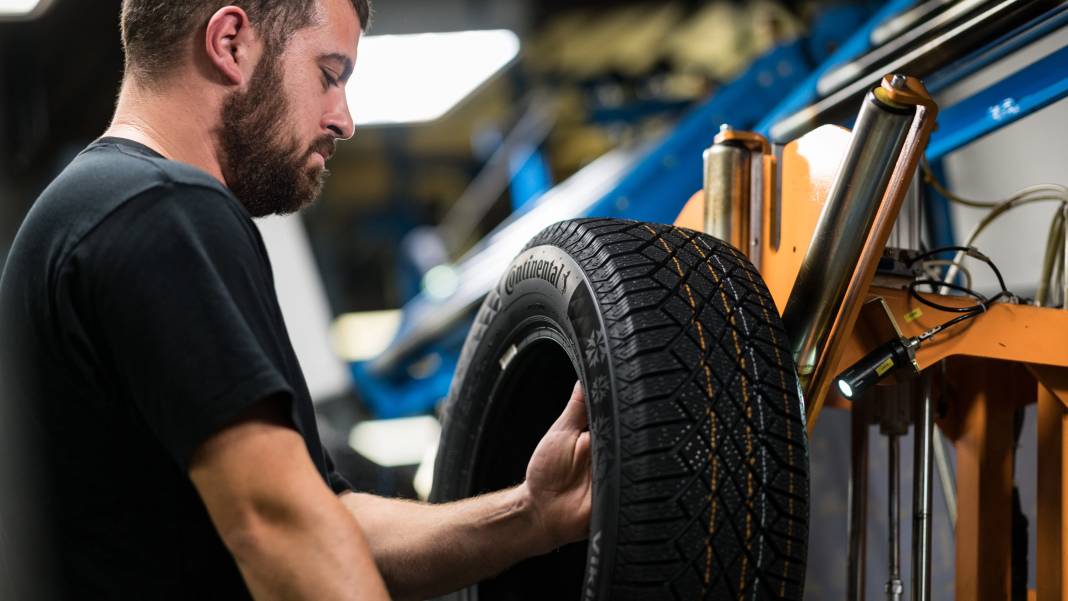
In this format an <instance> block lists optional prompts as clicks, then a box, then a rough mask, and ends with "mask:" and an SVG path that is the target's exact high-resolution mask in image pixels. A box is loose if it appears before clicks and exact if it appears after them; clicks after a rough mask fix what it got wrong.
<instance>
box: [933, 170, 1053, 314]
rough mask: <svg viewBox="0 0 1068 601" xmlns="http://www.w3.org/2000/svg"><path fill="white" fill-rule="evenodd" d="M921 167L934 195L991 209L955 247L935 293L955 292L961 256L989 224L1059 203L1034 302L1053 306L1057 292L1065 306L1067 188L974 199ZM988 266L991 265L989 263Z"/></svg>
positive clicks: (1041, 188)
mask: <svg viewBox="0 0 1068 601" xmlns="http://www.w3.org/2000/svg"><path fill="white" fill-rule="evenodd" d="M922 167H923V173H924V181H925V182H926V183H927V184H929V185H930V186H931V187H932V188H933V189H934V190H935V192H938V193H939V194H941V195H942V196H944V197H946V198H947V199H948V200H950V201H951V202H955V203H957V204H960V205H964V206H968V207H973V208H986V209H990V212H989V213H987V214H986V215H985V216H984V217H983V218H982V219H981V220H980V221H979V223H977V224H976V226H975V228H974V229H972V231H971V233H969V234H968V237H967V239H966V240H965V241H964V244H963V245H962V246H960V247H956V248H957V249H958V251H957V254H956V255H955V256H954V257H953V259H952V260H951V261H950V262H949V266H948V268H947V269H946V273H945V275H944V276H943V278H942V279H943V281H942V282H941V284H942V285H941V287H940V288H939V290H938V292H939V294H946V293H947V292H949V291H950V290H954V289H957V288H954V286H953V285H951V284H952V282H953V281H954V280H955V279H956V277H957V274H958V273H960V272H961V271H962V270H963V269H964V268H963V266H962V265H961V262H962V261H963V260H964V257H965V256H967V255H968V249H972V250H974V244H975V241H976V239H977V238H978V237H979V234H981V233H983V231H984V230H985V229H986V228H987V227H988V226H989V225H990V224H991V223H993V222H994V221H996V220H997V219H998V218H999V217H1001V216H1002V215H1004V214H1005V213H1007V212H1009V211H1011V210H1012V209H1015V208H1017V207H1021V206H1024V205H1028V204H1033V203H1037V202H1058V203H1060V206H1059V207H1058V210H1057V212H1056V213H1055V214H1054V217H1053V220H1052V222H1051V223H1050V230H1049V235H1048V237H1047V240H1046V252H1045V256H1044V258H1043V261H1042V272H1041V276H1040V281H1039V286H1038V292H1037V294H1036V298H1035V302H1036V304H1038V305H1039V306H1050V305H1051V304H1052V302H1051V301H1052V299H1051V291H1052V290H1060V291H1061V303H1062V304H1064V303H1065V301H1066V298H1065V297H1068V289H1065V285H1066V284H1068V282H1065V278H1064V271H1065V263H1064V260H1065V254H1068V247H1066V244H1065V223H1066V219H1065V215H1066V214H1068V187H1065V186H1062V185H1060V184H1038V185H1035V186H1028V187H1026V188H1024V189H1022V190H1020V191H1019V192H1017V193H1015V194H1013V195H1012V196H1010V197H1008V198H1006V199H1004V200H994V201H988V200H974V199H969V198H964V197H961V196H958V195H956V194H954V193H952V192H950V191H949V190H947V189H946V188H945V186H943V185H942V183H941V182H939V181H938V179H937V178H935V176H934V173H932V171H931V168H930V166H929V165H928V164H927V162H926V161H924V162H923V163H922ZM976 252H978V251H976ZM928 256H929V255H928ZM976 258H978V257H976ZM931 264H934V261H931V262H929V263H928V264H926V265H925V267H926V266H927V265H931ZM991 266H993V265H992V264H991ZM967 279H968V285H967V286H968V287H970V286H971V276H970V274H969V275H968V276H967ZM999 280H1000V276H999ZM1001 285H1002V290H1003V291H1004V287H1005V285H1004V282H1003V281H1001Z"/></svg>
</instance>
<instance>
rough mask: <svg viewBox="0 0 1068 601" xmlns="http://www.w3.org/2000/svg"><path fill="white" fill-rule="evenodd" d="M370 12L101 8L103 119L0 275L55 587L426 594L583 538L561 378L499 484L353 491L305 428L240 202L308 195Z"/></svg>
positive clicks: (182, 4)
mask: <svg viewBox="0 0 1068 601" xmlns="http://www.w3.org/2000/svg"><path fill="white" fill-rule="evenodd" d="M369 14H370V8H369V6H368V3H367V0H246V1H242V2H238V3H235V4H233V5H225V3H224V2H218V1H212V0H125V1H124V2H123V12H122V35H123V44H124V48H125V52H126V71H125V75H124V79H123V83H122V88H121V92H120V95H119V99H118V104H117V107H116V111H115V117H114V120H113V122H112V124H111V126H110V127H109V128H108V130H107V131H106V132H105V133H104V136H103V137H101V138H100V139H98V140H96V141H95V142H93V143H92V144H91V145H90V146H89V147H88V148H86V149H85V150H84V151H83V152H82V153H81V154H80V155H78V157H77V158H75V159H74V161H73V162H72V163H71V164H70V165H69V166H68V167H67V168H66V169H65V170H64V171H63V172H62V173H61V174H60V175H59V176H58V177H57V178H56V180H55V181H54V182H53V183H52V184H51V185H50V186H49V187H48V188H47V189H46V190H45V192H44V193H43V194H42V195H41V197H40V198H39V199H38V200H37V202H36V203H35V205H34V207H33V208H32V210H31V212H30V214H29V215H28V217H27V218H26V220H25V222H24V223H23V225H22V227H21V229H20V231H19V234H18V236H17V238H16V241H15V243H14V245H13V247H12V250H11V253H10V255H9V259H8V263H7V266H6V268H5V271H4V274H3V278H2V280H0V331H3V332H4V340H3V345H2V346H3V355H2V357H0V358H2V361H0V366H2V367H3V370H4V371H3V377H2V379H3V381H4V382H5V384H8V385H11V386H12V392H10V393H9V396H8V397H7V399H6V400H7V402H8V403H10V404H11V405H12V406H13V407H14V408H15V409H16V411H17V412H18V413H19V415H20V416H22V417H24V418H25V424H26V429H25V432H24V435H25V436H26V437H27V438H28V439H29V440H30V441H31V443H32V446H30V447H29V448H30V449H33V453H34V458H35V462H34V464H33V465H34V469H35V470H36V472H37V474H38V476H39V479H40V486H39V487H38V490H37V492H36V495H35V496H34V506H35V507H36V509H37V510H38V511H37V515H39V516H42V518H43V520H44V523H45V525H47V526H48V528H47V529H46V531H47V533H48V536H47V537H46V538H47V541H48V542H49V550H50V553H49V554H48V555H47V557H48V558H50V559H51V562H50V563H48V564H46V568H47V569H48V572H47V573H46V574H44V575H42V577H47V578H48V579H49V580H50V581H55V582H58V583H60V585H61V587H60V588H61V590H60V594H61V595H62V596H64V597H75V598H92V599H240V598H249V597H250V596H251V597H253V598H256V599H282V598H285V599H316V600H327V599H384V598H386V597H387V595H388V594H392V595H394V596H395V597H397V598H424V597H428V596H433V595H436V594H440V593H444V592H447V591H449V590H454V589H457V588H459V587H462V586H464V585H467V584H470V583H473V582H475V581H478V580H480V579H482V578H485V577H487V576H489V575H492V574H494V573H496V572H499V571H501V570H503V569H504V568H506V567H507V566H509V565H510V564H512V563H515V562H517V561H519V560H521V559H523V558H525V557H528V556H530V555H533V554H537V553H544V552H547V551H549V550H551V549H553V548H554V547H557V546H560V545H562V544H565V543H568V542H572V541H575V540H580V539H582V538H584V537H585V536H586V531H587V528H588V521H589V513H590V466H589V434H588V432H586V431H585V430H586V416H585V408H584V401H583V398H582V393H581V389H580V388H579V387H577V386H576V390H575V393H574V394H573V395H572V399H571V401H570V402H569V403H568V406H567V408H566V409H565V410H564V412H563V414H562V415H561V416H560V418H559V420H558V421H557V423H556V424H555V425H554V426H553V428H552V430H550V432H549V433H548V434H547V435H546V437H545V438H544V439H543V440H542V443H541V444H540V445H539V447H538V449H537V451H535V454H534V456H533V457H532V459H531V463H530V465H529V467H528V472H527V479H526V481H525V482H524V483H523V484H521V485H519V486H518V487H516V488H512V489H509V490H505V491H500V492H498V493H494V494H489V495H485V496H482V497H478V498H476V499H469V500H466V501H461V502H458V503H454V504H446V505H426V504H419V503H414V502H407V501H398V500H390V499H382V498H377V497H373V496H370V495H367V494H360V493H355V492H352V491H350V489H349V485H348V483H346V482H345V481H344V479H343V478H342V477H341V476H339V475H338V474H337V473H336V472H335V470H334V467H333V465H332V463H331V460H330V457H329V456H328V455H327V453H326V452H325V450H324V449H323V447H322V445H321V443H320V440H319V436H318V433H317V431H316V426H315V418H314V413H313V410H312V404H311V399H310V397H309V394H308V390H307V386H306V384H305V382H304V378H303V376H302V374H301V371H300V368H299V365H298V363H297V359H296V356H295V354H294V352H293V349H292V347H291V345H290V342H289V339H288V337H287V335H286V331H285V326H284V323H283V320H282V315H281V312H280V310H279V307H278V302H277V299H276V296H275V291H274V282H273V281H272V278H271V268H270V263H269V260H268V257H267V253H266V252H265V249H264V247H263V242H262V240H261V239H260V236H259V234H258V231H257V229H256V227H255V225H254V224H253V222H252V220H251V218H252V217H257V216H262V215H268V214H272V213H291V212H294V211H297V210H298V209H300V208H301V207H302V206H305V205H306V204H308V203H310V202H312V201H313V200H314V199H315V198H316V197H317V196H318V194H319V192H320V189H321V187H322V182H323V178H324V177H325V175H326V167H325V166H326V162H327V161H328V160H329V159H330V156H331V155H332V154H333V152H334V145H335V142H336V140H338V139H342V140H343V139H347V138H349V137H351V136H352V135H353V129H354V128H353V122H352V118H351V116H350V114H349V110H348V106H347V100H346V96H345V82H346V81H347V80H348V78H349V76H350V75H351V74H352V71H353V68H354V65H355V63H356V50H357V45H358V41H359V38H360V35H361V33H362V31H363V29H364V28H365V26H366V24H367V22H368V17H369ZM398 76H399V77H403V74H398ZM387 590H388V593H387Z"/></svg>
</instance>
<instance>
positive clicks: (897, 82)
mask: <svg viewBox="0 0 1068 601" xmlns="http://www.w3.org/2000/svg"><path fill="white" fill-rule="evenodd" d="M906 83H908V78H907V77H905V76H904V75H895V76H893V77H892V78H891V79H890V85H891V86H892V87H893V88H894V89H897V90H904V89H905V88H906V85H905V84H906Z"/></svg>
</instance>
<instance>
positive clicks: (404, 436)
mask: <svg viewBox="0 0 1068 601" xmlns="http://www.w3.org/2000/svg"><path fill="white" fill-rule="evenodd" d="M440 436H441V424H440V423H438V420H437V419H435V418H434V417H433V416H430V415H423V416H420V417H405V418H399V419H377V420H371V421H365V422H360V423H358V424H356V426H355V427H354V428H353V429H352V431H350V432H349V446H351V447H352V448H353V450H355V451H356V452H357V453H359V454H360V455H363V456H364V457H366V458H368V459H370V460H371V461H374V462H375V463H377V464H378V465H381V466H383V467H396V466H398V465H418V464H419V463H420V462H422V461H423V459H424V458H425V456H426V453H427V449H429V448H430V447H432V446H437V444H438V438H439V437H440Z"/></svg>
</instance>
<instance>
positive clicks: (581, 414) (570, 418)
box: [553, 382, 587, 431]
mask: <svg viewBox="0 0 1068 601" xmlns="http://www.w3.org/2000/svg"><path fill="white" fill-rule="evenodd" d="M586 424H587V422H586V395H585V393H584V392H583V390H582V382H575V388H574V389H572V391H571V398H570V399H569V400H568V401H567V406H566V407H564V412H563V413H561V414H560V417H558V418H556V423H555V424H553V427H554V428H557V429H560V430H572V431H574V430H585V429H586Z"/></svg>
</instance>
